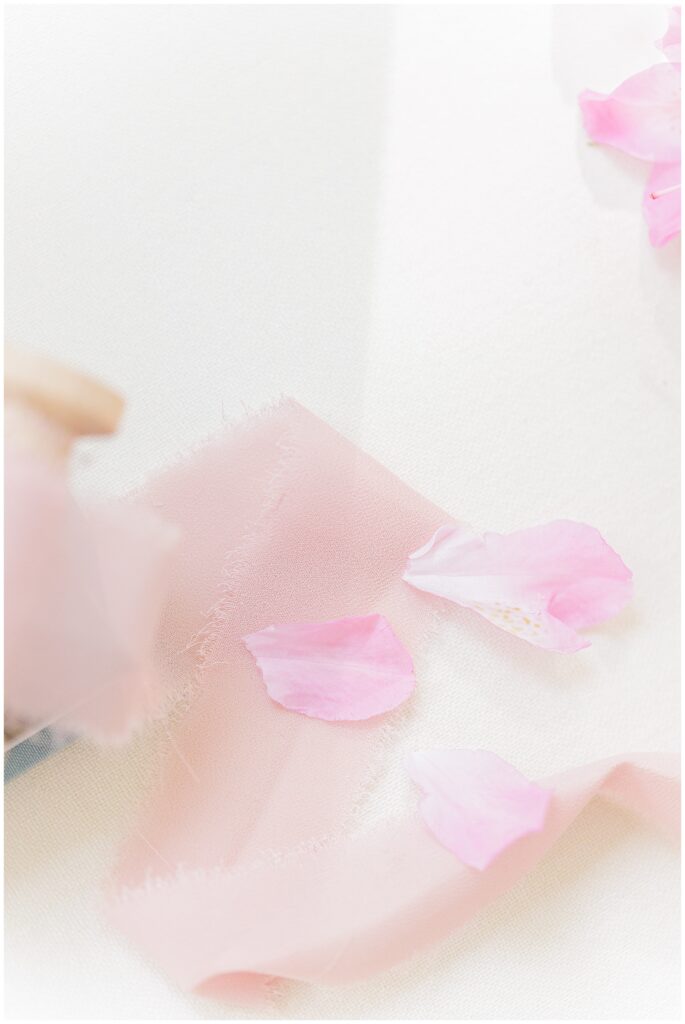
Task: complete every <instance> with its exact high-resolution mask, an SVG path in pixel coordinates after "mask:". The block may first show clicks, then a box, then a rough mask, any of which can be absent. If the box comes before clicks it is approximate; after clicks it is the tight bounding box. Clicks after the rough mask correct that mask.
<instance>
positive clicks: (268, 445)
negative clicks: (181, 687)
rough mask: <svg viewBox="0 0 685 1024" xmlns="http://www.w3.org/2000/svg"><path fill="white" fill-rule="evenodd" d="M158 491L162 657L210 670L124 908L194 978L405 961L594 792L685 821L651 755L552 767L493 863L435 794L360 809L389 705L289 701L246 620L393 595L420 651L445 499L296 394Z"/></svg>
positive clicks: (357, 611)
mask: <svg viewBox="0 0 685 1024" xmlns="http://www.w3.org/2000/svg"><path fill="white" fill-rule="evenodd" d="M140 501H141V502H143V503H144V504H146V505H150V506H152V507H153V508H155V509H156V510H158V511H159V514H161V515H163V516H164V517H165V518H167V519H168V520H170V521H173V522H175V523H177V524H178V525H179V526H180V527H181V530H182V540H181V544H180V546H179V548H178V550H177V555H176V561H175V565H174V579H173V591H172V597H171V600H170V602H169V605H168V608H167V612H166V618H165V623H164V629H163V638H162V642H161V644H160V657H161V659H162V661H163V664H164V666H165V670H166V671H167V672H173V673H174V675H175V676H176V678H178V677H179V676H182V675H183V674H184V673H191V674H192V675H193V678H194V680H195V686H196V694H195V696H194V699H193V701H192V704H191V707H190V710H189V711H188V712H187V713H186V714H185V715H184V716H183V718H182V719H181V721H180V723H179V724H178V726H176V727H174V734H173V737H172V748H171V749H170V751H169V757H168V762H167V764H166V769H165V772H164V775H163V778H162V779H161V780H160V783H159V786H158V787H157V789H156V791H155V792H154V794H153V795H152V796H151V797H150V798H149V800H148V802H147V805H146V807H145V808H144V810H143V812H142V814H141V817H140V820H139V822H138V824H137V827H136V829H135V830H134V832H133V834H132V835H131V837H130V839H129V840H128V842H127V844H126V846H125V849H124V850H123V851H122V854H121V858H120V862H119V864H118V866H117V869H116V872H115V876H114V878H113V880H112V884H111V887H110V893H109V896H110V899H109V913H110V915H111V919H112V920H113V921H115V922H116V923H117V924H118V925H119V927H120V928H121V929H122V930H123V931H124V932H125V933H126V934H127V935H129V936H130V937H131V938H132V939H134V940H135V941H136V942H137V943H139V944H140V946H141V947H142V948H143V949H144V950H145V951H146V952H147V953H149V954H150V955H151V956H152V957H153V958H154V959H155V960H157V961H158V962H159V963H160V964H161V965H162V966H163V967H164V968H165V969H166V970H167V971H168V973H169V974H170V975H171V976H172V977H173V978H174V979H175V980H176V981H177V982H178V983H179V984H181V985H182V986H184V987H186V988H193V989H198V990H202V991H206V992H208V991H211V992H212V993H214V994H218V993H222V992H228V991H229V990H231V991H232V990H235V989H237V988H240V989H241V990H243V991H244V990H257V991H259V990H260V988H261V986H262V985H263V984H264V980H265V979H266V978H269V977H272V976H280V977H285V978H292V979H300V980H305V981H310V982H339V981H345V980H350V979H354V978H360V977H363V976H365V975H368V974H371V973H372V972H374V971H376V970H378V969H380V968H384V967H387V966H390V965H391V964H393V963H395V962H396V961H398V960H399V959H401V958H403V957H406V956H409V955H410V954H411V953H413V952H414V951H416V950H419V949H421V948H422V947H424V946H425V945H426V944H428V943H430V942H433V941H435V940H437V939H438V938H440V937H441V936H443V935H445V934H446V933H447V932H448V931H449V930H450V929H452V928H454V927H456V926H458V925H459V924H461V923H462V922H464V921H466V920H467V919H468V918H469V917H470V916H472V915H473V914H474V913H476V912H477V911H478V910H479V909H480V908H481V907H482V906H483V905H484V904H486V903H487V902H489V901H490V900H491V899H493V898H494V897H496V896H497V895H498V894H499V893H501V892H503V891H504V890H505V889H506V888H507V887H508V886H510V885H511V884H512V883H513V882H514V881H515V880H516V879H517V878H519V877H520V876H521V875H522V874H523V873H525V872H526V871H528V870H529V869H530V868H531V867H532V866H533V865H534V864H535V863H536V862H537V861H538V860H539V858H540V857H541V856H542V855H543V854H544V853H545V852H546V850H547V849H549V847H550V846H551V845H552V844H553V843H554V842H555V841H556V839H557V838H558V836H559V835H560V834H561V833H562V832H563V831H564V830H565V829H566V828H567V827H568V825H569V824H570V823H571V821H572V820H573V819H574V818H575V817H576V815H577V814H578V813H579V812H580V810H581V809H582V808H583V806H585V804H586V803H587V801H588V800H589V799H591V798H592V796H593V795H594V794H595V793H601V794H602V795H605V796H608V797H609V798H611V799H614V800H618V801H619V802H621V803H623V804H625V805H626V806H629V807H631V808H632V809H633V810H635V811H637V812H638V813H641V814H645V815H646V816H648V817H650V818H653V819H655V820H657V821H658V822H659V823H660V824H664V825H670V826H671V827H675V823H676V821H677V811H676V807H677V793H676V784H675V782H674V778H673V775H674V766H673V764H672V763H671V762H670V761H667V760H664V759H660V758H651V757H648V756H647V757H638V758H631V759H618V760H612V761H609V762H605V763H602V764H599V765H591V766H589V767H585V768H582V769H578V770H576V771H572V772H569V773H566V774H563V775H561V776H558V777H555V778H554V779H551V780H546V781H545V782H544V784H545V785H547V786H549V787H550V788H552V789H553V790H554V797H553V800H552V805H551V809H550V813H549V815H548V817H547V821H546V824H545V828H544V829H543V831H542V832H540V833H538V834H536V835H533V836H530V837H527V838H526V839H524V840H522V841H521V842H519V843H517V844H515V846H514V847H512V848H511V849H509V850H508V851H506V853H505V854H503V855H502V856H501V857H500V858H498V859H497V860H496V861H495V862H494V863H493V864H492V865H491V866H490V867H489V868H488V869H487V870H485V871H483V872H476V871H474V870H472V869H470V868H466V867H464V866H463V865H462V864H461V863H460V862H459V861H458V860H457V859H456V857H455V856H454V855H453V854H451V853H449V852H448V851H447V850H445V849H443V848H442V847H441V846H440V844H439V843H438V842H437V841H436V840H435V839H434V838H433V837H432V836H431V835H430V834H429V832H428V831H427V829H426V828H425V826H424V824H423V823H422V821H421V819H420V816H419V814H418V810H416V812H414V813H411V814H409V815H408V816H407V817H406V819H405V820H401V821H397V820H394V821H393V822H388V823H387V824H385V825H382V826H379V827H377V828H375V829H372V830H361V831H360V830H359V829H358V828H355V827H353V823H352V815H353V811H354V808H355V804H356V803H357V801H358V798H359V795H360V793H361V792H362V791H363V788H364V785H365V783H366V782H367V780H368V778H369V772H370V770H371V769H372V767H373V765H374V762H375V760H376V757H377V756H378V755H379V753H380V752H382V740H383V738H384V736H385V734H386V730H387V729H388V728H389V725H390V726H391V725H392V722H393V714H391V715H389V716H383V717H381V718H379V719H373V720H370V721H363V722H325V721H319V720H316V719H312V718H307V717H305V716H302V715H298V714H294V713H292V712H289V711H287V710H286V709H284V708H282V707H280V706H279V705H277V704H276V703H274V702H273V701H271V700H270V699H269V697H268V694H267V693H266V690H265V687H264V685H263V683H262V681H261V679H260V676H259V670H258V668H257V666H256V664H255V662H254V659H253V658H252V657H251V655H250V654H249V652H248V651H247V650H246V648H245V646H244V644H243V643H242V642H241V637H243V636H245V635H248V634H250V633H254V632H255V631H257V630H260V629H263V628H264V627H266V626H268V625H270V624H271V623H273V622H307V621H323V620H327V619H334V618H341V617H344V616H358V615H367V614H370V613H372V612H378V613H380V614H382V615H384V616H385V617H386V618H387V619H388V621H389V622H390V623H391V625H392V628H393V630H394V631H395V632H396V634H397V636H398V637H399V638H400V640H401V641H402V643H404V644H405V645H406V646H407V648H408V649H409V651H411V652H412V653H416V652H417V649H418V647H419V646H420V644H421V642H422V638H423V637H424V635H425V634H426V633H427V632H428V631H429V630H430V627H431V624H432V619H433V614H434V609H435V599H433V598H431V597H429V596H428V595H426V594H423V593H421V592H419V591H417V590H415V589H414V588H412V587H410V586H408V585H407V584H406V583H404V582H403V581H402V578H401V577H402V573H403V571H404V566H405V563H406V559H407V554H408V552H411V551H414V550H416V548H417V547H419V546H420V545H421V544H423V543H424V542H425V540H426V538H427V537H430V536H431V535H432V534H433V532H434V531H435V530H436V529H437V528H438V527H439V526H441V525H443V524H444V523H445V521H446V520H447V519H448V518H449V517H446V515H445V513H444V512H442V511H441V510H440V509H438V508H436V507H435V506H433V505H431V504H430V503H429V502H427V501H426V500H425V499H423V498H421V497H420V496H419V495H417V494H416V493H414V492H413V491H411V490H410V489H409V488H408V487H406V486H405V485H404V484H402V483H401V482H400V481H399V480H397V479H396V478H395V477H393V476H392V474H390V473H389V472H388V471H387V470H385V469H383V467H381V466H380V465H378V464H377V463H376V462H374V461H373V460H372V459H371V458H369V457H368V456H366V455H365V454H363V453H362V452H360V451H359V450H358V449H356V448H355V447H354V446H353V445H351V444H350V443H349V442H347V441H346V440H344V439H343V438H342V437H340V436H339V435H337V434H336V433H335V432H334V431H333V430H331V429H330V428H329V427H327V426H326V425H325V424H323V423H321V422H320V421H319V420H317V419H316V418H315V417H314V416H312V415H311V414H309V413H307V412H306V411H305V410H303V409H302V408H300V407H299V406H297V405H296V404H294V403H288V402H287V403H284V404H282V405H280V406H279V407H277V408H276V409H274V410H273V411H271V412H270V413H268V414H266V415H264V416H262V417H261V418H259V419H257V420H255V421H252V422H250V423H248V424H246V425H245V426H243V427H242V428H239V429H238V430H237V431H233V432H230V433H228V434H227V435H226V436H224V437H222V438H219V439H217V440H216V441H214V442H212V443H211V444H209V445H208V446H207V447H205V448H204V449H203V450H201V451H199V452H198V453H197V454H195V455H194V456H193V457H192V458H190V459H189V460H188V461H187V462H186V463H185V464H183V465H181V466H180V467H177V468H175V469H173V470H172V471H170V472H169V473H167V474H166V475H164V476H163V477H162V478H161V479H160V480H158V481H157V482H156V483H155V484H153V485H152V486H151V487H150V488H149V489H148V491H147V492H146V493H145V494H144V495H141V496H140ZM446 614H449V612H447V613H446ZM419 685H425V686H429V685H430V681H429V680H428V681H427V680H424V681H423V683H422V682H421V680H419ZM401 713H402V712H401V710H400V711H398V712H396V713H394V714H401Z"/></svg>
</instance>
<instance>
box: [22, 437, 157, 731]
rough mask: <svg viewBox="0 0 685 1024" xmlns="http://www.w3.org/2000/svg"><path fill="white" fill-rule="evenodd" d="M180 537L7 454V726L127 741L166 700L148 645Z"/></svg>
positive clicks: (144, 512) (32, 460)
mask: <svg viewBox="0 0 685 1024" xmlns="http://www.w3.org/2000/svg"><path fill="white" fill-rule="evenodd" d="M175 542H176V530H175V529H174V528H173V527H172V526H170V525H168V524H166V523H164V522H162V521H161V520H160V519H159V518H158V517H157V516H156V515H154V514H153V512H152V511H150V510H149V509H146V508H139V507H138V508H137V507H135V506H132V505H130V504H127V503H125V502H116V503H115V502H109V503H99V504H93V503H87V502H79V501H77V500H76V499H75V498H74V497H73V495H72V494H71V492H70V490H69V487H68V485H67V481H66V478H65V475H64V472H63V470H62V468H60V467H59V466H55V465H53V464H52V463H51V462H49V461H48V460H46V459H42V458H39V457H36V456H33V455H27V454H23V453H22V452H20V451H16V450H14V448H13V447H12V445H8V449H7V451H6V454H5V587H6V592H7V597H8V600H7V604H6V608H5V723H6V727H9V728H10V729H12V730H14V731H16V732H26V733H28V734H30V733H31V732H35V731H36V730H37V729H40V728H41V727H42V726H44V725H47V724H52V725H53V728H54V729H56V730H58V731H61V732H65V733H69V732H85V733H87V734H88V735H89V736H92V737H94V738H97V739H100V740H107V741H113V740H122V739H124V738H125V737H126V736H127V735H128V734H129V733H130V732H131V730H132V729H133V728H134V727H135V726H137V725H138V724H140V722H141V721H143V720H144V719H146V718H147V717H149V716H150V715H151V714H153V713H154V712H155V710H156V709H157V707H158V705H159V703H160V701H161V699H162V697H163V684H162V677H161V675H160V673H159V672H158V671H157V670H156V668H155V664H154V660H155V659H154V639H155V635H156V633H157V629H158V626H159V619H160V616H161V611H162V608H163V605H164V602H165V600H166V597H167V590H168V568H169V562H170V557H171V551H172V549H173V546H174V544H175Z"/></svg>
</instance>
